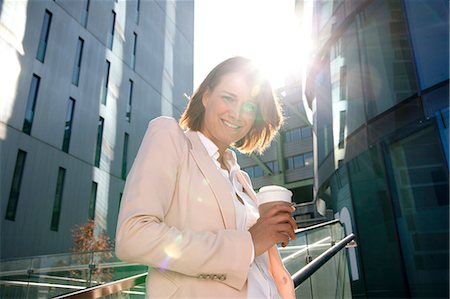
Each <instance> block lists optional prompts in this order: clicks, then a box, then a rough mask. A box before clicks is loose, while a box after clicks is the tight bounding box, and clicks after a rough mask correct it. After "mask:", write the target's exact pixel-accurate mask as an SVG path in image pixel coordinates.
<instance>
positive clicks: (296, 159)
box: [286, 155, 305, 170]
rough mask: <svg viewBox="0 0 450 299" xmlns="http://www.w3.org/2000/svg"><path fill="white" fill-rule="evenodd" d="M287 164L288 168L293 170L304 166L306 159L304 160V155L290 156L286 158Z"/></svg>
mask: <svg viewBox="0 0 450 299" xmlns="http://www.w3.org/2000/svg"><path fill="white" fill-rule="evenodd" d="M286 165H287V169H291V170H292V169H296V168H301V167H304V166H305V160H304V157H303V155H297V156H292V157H288V158H287V159H286Z"/></svg>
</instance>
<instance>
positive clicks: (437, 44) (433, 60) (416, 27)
mask: <svg viewBox="0 0 450 299" xmlns="http://www.w3.org/2000/svg"><path fill="white" fill-rule="evenodd" d="M404 5H405V8H406V14H407V16H408V23H409V30H410V35H411V39H412V44H413V46H414V56H415V61H416V68H417V71H418V76H419V82H420V86H421V89H426V88H428V87H431V86H433V85H435V84H437V83H439V82H442V81H445V80H448V75H449V63H448V59H449V22H448V19H449V18H448V16H449V9H448V8H449V2H448V0H432V1H431V0H428V1H418V0H415V1H404Z"/></svg>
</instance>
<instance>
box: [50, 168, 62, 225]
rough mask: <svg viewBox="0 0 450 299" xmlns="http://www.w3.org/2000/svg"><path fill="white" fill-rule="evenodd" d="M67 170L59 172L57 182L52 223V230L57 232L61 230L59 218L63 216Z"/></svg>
mask: <svg viewBox="0 0 450 299" xmlns="http://www.w3.org/2000/svg"><path fill="white" fill-rule="evenodd" d="M65 176H66V170H65V169H64V168H62V167H60V168H59V171H58V179H57V181H56V191H55V201H54V202H53V212H52V222H51V224H50V230H52V231H55V232H57V231H58V228H59V218H60V216H61V203H62V197H63V190H64V178H65Z"/></svg>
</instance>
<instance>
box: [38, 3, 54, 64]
mask: <svg viewBox="0 0 450 299" xmlns="http://www.w3.org/2000/svg"><path fill="white" fill-rule="evenodd" d="M51 21H52V13H51V12H49V11H48V10H46V11H45V15H44V21H43V23H42V28H41V36H40V38H39V47H38V51H37V54H36V59H37V60H39V61H40V62H44V58H45V52H46V50H47V42H48V34H49V32H50V23H51Z"/></svg>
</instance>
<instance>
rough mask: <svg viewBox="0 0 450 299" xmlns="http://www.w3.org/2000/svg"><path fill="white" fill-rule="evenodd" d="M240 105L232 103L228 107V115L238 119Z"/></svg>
mask: <svg viewBox="0 0 450 299" xmlns="http://www.w3.org/2000/svg"><path fill="white" fill-rule="evenodd" d="M241 110H242V108H241V105H232V106H231V107H230V115H231V116H232V117H234V118H236V119H239V118H240V116H241Z"/></svg>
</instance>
